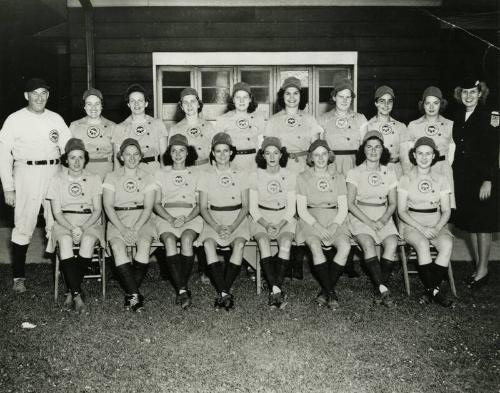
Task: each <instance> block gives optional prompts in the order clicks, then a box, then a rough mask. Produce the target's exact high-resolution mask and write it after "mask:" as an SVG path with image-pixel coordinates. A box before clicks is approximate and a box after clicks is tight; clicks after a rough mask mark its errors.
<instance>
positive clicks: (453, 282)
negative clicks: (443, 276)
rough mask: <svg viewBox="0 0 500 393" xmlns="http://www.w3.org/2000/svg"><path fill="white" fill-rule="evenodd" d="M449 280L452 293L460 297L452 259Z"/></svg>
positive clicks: (449, 267) (449, 265) (449, 266)
mask: <svg viewBox="0 0 500 393" xmlns="http://www.w3.org/2000/svg"><path fill="white" fill-rule="evenodd" d="M448 280H449V282H450V289H451V293H452V294H453V296H455V297H458V296H457V288H456V287H455V278H454V277H453V269H452V267H451V261H450V263H449V264H448Z"/></svg>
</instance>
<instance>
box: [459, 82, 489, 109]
mask: <svg viewBox="0 0 500 393" xmlns="http://www.w3.org/2000/svg"><path fill="white" fill-rule="evenodd" d="M476 87H477V89H478V90H479V92H480V93H481V97H479V102H480V103H481V104H485V103H486V99H487V98H488V96H489V95H490V88H489V87H488V85H487V84H486V82H483V81H480V82H479V85H477V86H476ZM462 90H463V88H462V87H460V86H457V87H455V90H453V98H454V99H455V100H456V101H457V102H458V103H459V104H461V103H462Z"/></svg>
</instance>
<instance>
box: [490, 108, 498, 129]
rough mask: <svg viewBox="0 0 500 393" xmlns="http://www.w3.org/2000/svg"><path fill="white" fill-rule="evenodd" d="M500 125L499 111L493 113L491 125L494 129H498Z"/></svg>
mask: <svg viewBox="0 0 500 393" xmlns="http://www.w3.org/2000/svg"><path fill="white" fill-rule="evenodd" d="M499 124H500V114H499V113H498V112H497V111H493V112H491V118H490V125H491V126H492V127H498V125H499Z"/></svg>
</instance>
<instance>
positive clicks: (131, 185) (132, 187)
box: [123, 179, 139, 192]
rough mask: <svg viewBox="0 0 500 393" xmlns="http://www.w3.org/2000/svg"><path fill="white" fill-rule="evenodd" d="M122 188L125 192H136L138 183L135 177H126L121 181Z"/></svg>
mask: <svg viewBox="0 0 500 393" xmlns="http://www.w3.org/2000/svg"><path fill="white" fill-rule="evenodd" d="M123 189H124V190H125V191H127V192H137V190H138V189H139V185H138V184H137V181H136V180H135V179H127V180H125V182H124V183H123Z"/></svg>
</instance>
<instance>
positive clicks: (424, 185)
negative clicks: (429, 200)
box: [417, 180, 432, 194]
mask: <svg viewBox="0 0 500 393" xmlns="http://www.w3.org/2000/svg"><path fill="white" fill-rule="evenodd" d="M417 188H418V191H420V192H421V193H422V194H427V193H428V192H430V191H432V183H431V182H430V181H429V180H421V181H420V182H419V183H418V186H417Z"/></svg>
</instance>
